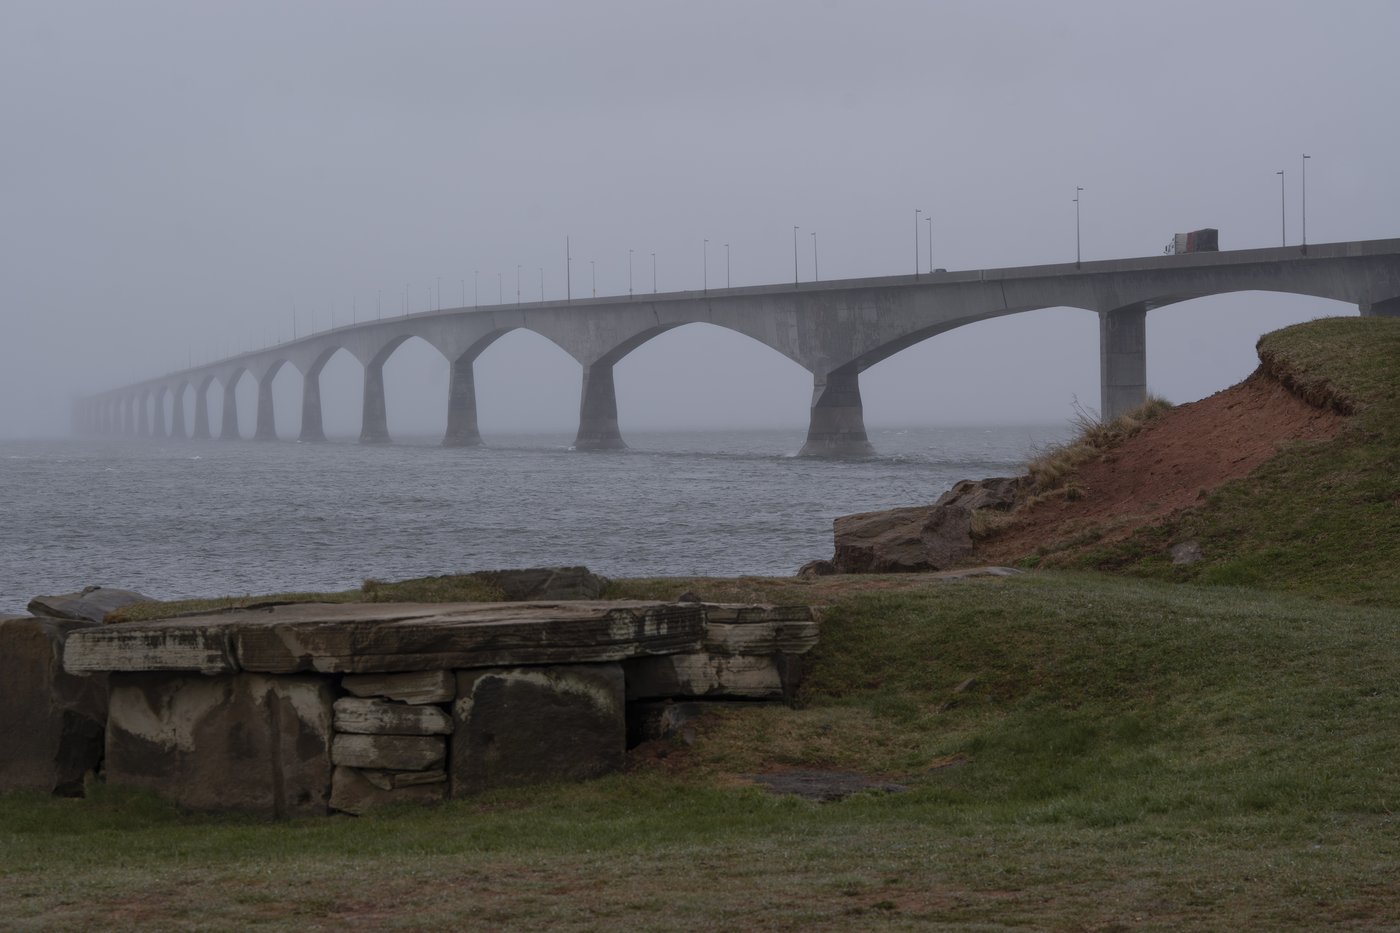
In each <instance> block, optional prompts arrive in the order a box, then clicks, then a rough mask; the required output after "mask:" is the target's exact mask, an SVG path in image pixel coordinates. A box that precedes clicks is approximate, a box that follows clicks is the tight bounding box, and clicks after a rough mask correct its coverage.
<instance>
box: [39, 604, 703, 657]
mask: <svg viewBox="0 0 1400 933" xmlns="http://www.w3.org/2000/svg"><path fill="white" fill-rule="evenodd" d="M704 629H705V611H704V609H703V608H702V607H701V606H700V605H699V604H696V603H684V604H677V603H660V602H644V601H636V600H618V601H612V602H587V601H572V602H554V603H442V604H433V603H340V604H325V603H300V604H296V605H278V606H269V607H267V608H264V609H258V610H240V611H236V612H223V613H217V614H214V615H202V616H185V617H181V618H177V619H166V620H163V621H159V622H128V623H124V624H122V625H108V626H103V627H102V628H101V629H87V630H84V631H83V632H80V633H76V634H75V635H74V636H73V638H72V639H71V642H70V644H69V645H68V647H67V650H66V652H65V662H64V663H65V665H66V667H67V669H68V670H69V671H70V672H73V673H81V672H85V671H102V670H120V671H150V670H196V671H200V672H202V673H207V674H216V673H228V672H232V671H236V670H245V671H259V672H262V673H269V674H291V673H297V672H301V671H318V672H322V673H345V674H359V673H387V672H406V671H441V670H452V669H460V668H467V667H498V666H502V665H512V664H560V663H565V664H568V663H590V662H599V661H616V660H621V659H622V658H629V657H636V656H639V655H650V654H666V653H670V652H674V651H694V650H697V649H698V648H699V646H700V641H701V639H702V638H703V637H704Z"/></svg>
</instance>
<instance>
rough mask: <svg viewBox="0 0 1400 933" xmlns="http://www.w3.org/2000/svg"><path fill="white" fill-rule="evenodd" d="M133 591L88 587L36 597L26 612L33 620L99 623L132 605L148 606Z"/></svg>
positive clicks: (147, 597) (142, 597) (141, 596)
mask: <svg viewBox="0 0 1400 933" xmlns="http://www.w3.org/2000/svg"><path fill="white" fill-rule="evenodd" d="M150 601H151V598H150V597H149V596H143V595H141V594H140V593H138V592H136V591H135V590H118V589H113V588H112V587H107V586H89V587H86V588H85V589H83V591H82V592H80V593H64V594H62V595H61V596H35V597H34V598H33V599H31V600H30V601H29V606H28V609H29V611H30V612H32V613H34V614H35V615H36V616H43V617H44V618H48V619H68V620H71V621H77V622H102V621H104V620H105V619H106V617H107V613H109V612H112V611H113V610H116V609H120V608H122V607H123V606H130V605H131V604H132V603H146V602H150Z"/></svg>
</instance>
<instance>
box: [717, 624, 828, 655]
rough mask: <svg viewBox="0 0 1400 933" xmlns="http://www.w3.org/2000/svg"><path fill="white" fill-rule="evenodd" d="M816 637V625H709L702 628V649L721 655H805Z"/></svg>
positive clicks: (815, 640)
mask: <svg viewBox="0 0 1400 933" xmlns="http://www.w3.org/2000/svg"><path fill="white" fill-rule="evenodd" d="M817 634H818V632H817V623H816V622H760V623H757V624H747V625H741V624H728V623H724V622H711V623H710V624H709V625H707V626H706V627H705V643H704V647H705V650H706V651H708V652H709V653H710V654H721V655H737V654H748V655H761V654H773V653H775V652H778V651H782V652H786V653H788V654H805V653H806V652H808V651H811V650H812V648H814V647H815V646H816V644H817Z"/></svg>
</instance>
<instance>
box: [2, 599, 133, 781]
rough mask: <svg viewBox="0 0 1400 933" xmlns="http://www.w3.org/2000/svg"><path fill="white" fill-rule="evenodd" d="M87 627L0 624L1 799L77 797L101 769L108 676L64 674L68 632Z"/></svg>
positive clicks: (20, 621)
mask: <svg viewBox="0 0 1400 933" xmlns="http://www.w3.org/2000/svg"><path fill="white" fill-rule="evenodd" d="M93 624H94V623H92V622H79V621H63V620H57V619H36V618H33V617H20V618H0V792H5V791H11V790H37V791H40V792H42V793H56V794H63V795H67V796H73V795H81V794H82V792H83V779H84V776H85V775H86V774H87V773H88V772H89V771H91V770H93V769H94V768H96V767H97V765H98V763H99V762H101V760H102V748H103V741H104V739H103V734H104V730H105V728H106V722H107V676H106V675H105V674H96V675H90V676H82V677H80V676H75V675H73V674H69V673H67V672H65V671H64V669H63V648H64V642H65V641H66V639H67V638H68V635H69V633H71V632H73V631H76V630H80V629H83V628H86V627H88V626H91V625H93Z"/></svg>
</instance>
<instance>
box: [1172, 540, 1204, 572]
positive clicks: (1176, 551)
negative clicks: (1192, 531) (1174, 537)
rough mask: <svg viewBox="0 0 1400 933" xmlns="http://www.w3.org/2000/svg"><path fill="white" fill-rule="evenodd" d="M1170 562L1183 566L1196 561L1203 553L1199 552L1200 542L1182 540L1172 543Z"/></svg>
mask: <svg viewBox="0 0 1400 933" xmlns="http://www.w3.org/2000/svg"><path fill="white" fill-rule="evenodd" d="M1171 555H1172V564H1174V565H1175V566H1177V567H1184V566H1188V565H1190V564H1194V563H1196V561H1198V560H1200V559H1201V558H1202V557H1204V556H1205V555H1204V554H1202V553H1201V542H1199V541H1183V542H1181V543H1180V544H1174V545H1172V549H1171Z"/></svg>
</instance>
